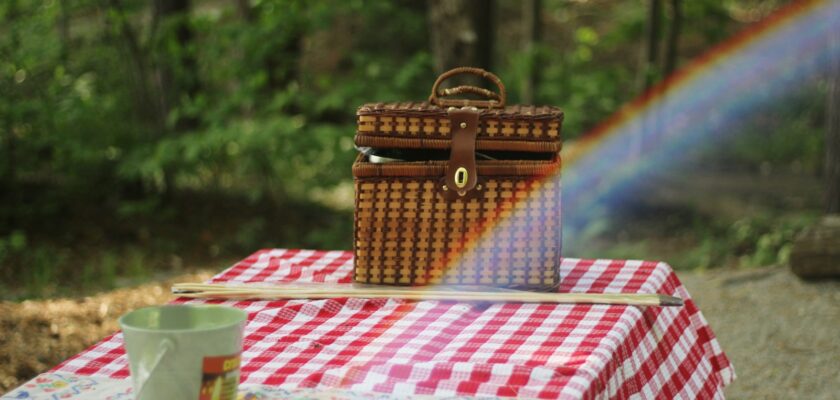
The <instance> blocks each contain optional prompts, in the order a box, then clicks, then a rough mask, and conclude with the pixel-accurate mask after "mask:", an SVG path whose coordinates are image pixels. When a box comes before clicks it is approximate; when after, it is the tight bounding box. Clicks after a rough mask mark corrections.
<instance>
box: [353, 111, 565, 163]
mask: <svg viewBox="0 0 840 400" xmlns="http://www.w3.org/2000/svg"><path fill="white" fill-rule="evenodd" d="M448 108H449V107H441V106H437V105H434V104H430V103H428V102H402V103H370V104H365V105H363V106H361V107H360V108H359V109H358V111H357V112H356V116H357V123H358V126H357V129H356V138H355V142H356V145H358V146H367V147H377V148H408V149H421V148H427V149H446V148H449V146H450V140H451V136H450V127H449V117H448V114H447V110H448ZM478 112H479V127H478V133H477V135H476V149H477V150H496V151H506V150H507V151H527V152H557V151H560V147H561V138H560V131H561V126H562V123H563V111H562V110H560V109H559V108H557V107H552V106H521V105H510V106H505V107H500V108H478Z"/></svg>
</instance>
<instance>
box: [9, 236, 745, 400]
mask: <svg viewBox="0 0 840 400" xmlns="http://www.w3.org/2000/svg"><path fill="white" fill-rule="evenodd" d="M352 257H353V256H352V253H351V252H346V251H313V250H286V249H267V250H261V251H258V252H256V253H254V254H252V255H250V256H249V257H248V258H246V259H244V260H242V261H240V262H239V263H237V264H235V265H233V266H232V267H230V268H228V269H226V270H224V271H222V272H221V273H219V274H218V275H216V276H215V277H213V278H212V279H211V280H210V282H214V283H223V282H226V283H254V282H260V283H290V282H295V283H301V282H323V283H331V284H336V283H347V284H349V283H350V282H351V279H352V269H353V258H352ZM561 277H562V281H561V284H560V291H562V292H596V293H617V292H629V293H664V294H670V295H675V296H679V297H682V298H683V299H684V300H685V306H683V307H634V306H617V305H613V306H607V305H585V304H543V303H541V304H534V303H488V302H472V303H465V302H455V301H403V300H396V299H377V300H373V299H355V298H341V299H330V300H271V301H266V300H253V301H222V300H199V299H185V298H179V299H176V300H175V301H173V303H186V304H201V303H214V304H225V305H230V306H234V307H239V308H241V309H243V310H245V311H247V312H248V324H247V326H246V328H245V339H244V340H245V341H244V349H243V353H242V361H243V364H242V367H241V376H242V380H241V384H240V395H241V397H240V398H253V399H258V398H295V397H309V398H327V397H328V398H349V399H355V398H360V399H361V398H363V399H388V398H427V397H429V396H437V397H439V396H445V397H447V398H461V397H481V398H503V397H519V398H565V399H578V398H584V399H593V398H627V397H641V398H654V397H661V398H722V397H723V388H724V387H725V386H726V385H727V384H729V383H730V382H731V381H732V380H733V379H734V377H735V374H734V370H733V368H732V365H731V364H730V362H729V360H728V359H727V357H726V355H725V354H724V353H723V351H722V350H721V347H720V345H719V343H718V342H717V339H716V338H715V335H714V333H713V332H712V330H711V328H710V327H709V325H708V323H707V322H706V320H705V318H704V317H703V315H702V313H701V312H700V310H699V309H698V308H697V306H696V304H695V303H694V302H693V301H692V300H691V296H690V295H689V293H688V292H687V291H686V289H685V287H683V285H682V284H681V283H680V281H679V279H678V278H677V275H676V274H675V273H674V271H673V270H672V269H671V267H670V266H668V265H667V264H665V263H662V262H649V261H629V260H585V259H572V258H565V259H563V260H562V264H561ZM128 378H129V369H128V360H127V358H126V355H125V351H124V348H123V339H122V334H121V333H115V334H113V335H111V336H109V337H107V338H105V339H104V340H102V341H101V342H99V343H97V344H96V345H94V346H92V347H90V348H89V349H87V350H85V351H83V352H82V353H80V354H78V355H76V356H74V357H71V358H70V359H68V360H66V361H64V362H63V363H61V364H60V365H58V366H56V367H55V368H54V369H53V370H51V371H49V372H47V373H44V374H41V375H39V376H38V377H37V378H35V379H33V380H32V381H30V382H28V383H26V384H24V385H23V386H21V387H20V388H18V389H16V390H14V391H12V392H10V393H8V394H7V395H6V396H4V397H3V398H4V399H5V398H27V397H22V396H23V395H22V393H24V394H26V395H30V396H35V397H30V398H39V397H37V396H38V395H45V394H46V395H52V394H55V393H70V394H72V396H71V397H68V398H100V399H101V398H113V399H117V398H129V396H130V391H131V389H130V380H129V379H128ZM45 389H49V390H48V391H44V390H45ZM15 396H19V397H15ZM73 396H75V397H73ZM85 396H87V397H85ZM58 397H59V396H56V398H58ZM43 398H50V397H43Z"/></svg>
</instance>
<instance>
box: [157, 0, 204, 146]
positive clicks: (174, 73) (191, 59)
mask: <svg viewBox="0 0 840 400" xmlns="http://www.w3.org/2000/svg"><path fill="white" fill-rule="evenodd" d="M189 15H190V0H155V3H154V14H153V18H154V20H153V21H152V25H153V26H157V25H158V24H159V23H160V22H163V21H166V20H170V21H172V23H173V25H174V29H173V32H171V33H173V34H174V35H175V40H176V41H177V42H178V49H179V51H178V54H177V55H176V57H174V59H170V57H172V55H171V54H166V53H165V50H163V51H164V54H163V57H162V58H163V60H162V61H161V62H159V63H158V67H157V74H158V81H159V86H160V98H161V106H162V111H163V115H164V117H165V118H168V116H169V115H170V113H171V112H172V111H173V110H174V109H175V108H177V106H178V104H179V103H180V101H181V97H182V96H187V97H189V98H194V97H195V96H196V95H197V94H198V90H199V84H198V63H197V61H196V59H195V56H194V54H193V52H192V50H191V49H190V47H191V46H192V41H193V32H192V29H190V25H189ZM167 33H170V32H167ZM163 41H164V42H165V41H166V39H163ZM164 46H165V45H164ZM197 125H198V119H197V118H196V117H194V116H189V115H187V116H181V117H180V118H178V119H177V121H175V131H187V130H191V129H195V128H196V126H197Z"/></svg>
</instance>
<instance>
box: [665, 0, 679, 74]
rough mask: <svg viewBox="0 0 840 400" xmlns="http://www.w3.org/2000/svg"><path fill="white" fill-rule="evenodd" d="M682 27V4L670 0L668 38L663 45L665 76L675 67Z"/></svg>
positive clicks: (677, 0)
mask: <svg viewBox="0 0 840 400" xmlns="http://www.w3.org/2000/svg"><path fill="white" fill-rule="evenodd" d="M681 28H682V4H681V1H680V0H671V25H669V26H668V38H667V43H666V45H665V69H664V72H665V76H670V75H671V74H672V73H674V70H675V69H676V68H677V53H678V48H679V44H680V30H681Z"/></svg>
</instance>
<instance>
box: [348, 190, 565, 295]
mask: <svg viewBox="0 0 840 400" xmlns="http://www.w3.org/2000/svg"><path fill="white" fill-rule="evenodd" d="M438 181H439V177H436V176H435V177H427V178H391V177H389V178H377V177H374V178H357V179H356V183H355V186H356V219H355V224H356V226H355V229H356V242H355V251H356V259H355V263H356V264H355V265H356V268H355V281H356V282H360V283H371V284H390V285H426V284H440V283H445V284H459V285H482V286H499V287H515V288H522V289H532V290H550V289H552V288H554V287H556V285H557V283H558V282H559V276H558V275H557V271H558V269H557V268H556V263H557V260H559V258H560V254H559V249H560V212H559V209H560V188H559V184H558V183H555V182H554V181H552V180H546V181H541V180H540V179H538V178H537V177H534V176H531V177H522V176H492V177H488V179H487V180H486V181H485V182H484V183H483V186H484V187H485V190H483V192H482V194H481V196H479V197H476V198H472V199H469V200H460V199H459V200H455V201H444V200H441V199H440V198H439V197H438V195H437V193H436V191H437V189H436V187H437V185H438Z"/></svg>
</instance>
